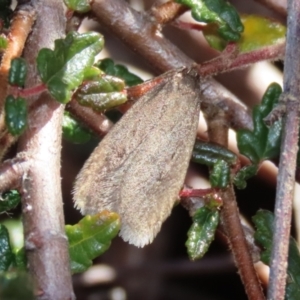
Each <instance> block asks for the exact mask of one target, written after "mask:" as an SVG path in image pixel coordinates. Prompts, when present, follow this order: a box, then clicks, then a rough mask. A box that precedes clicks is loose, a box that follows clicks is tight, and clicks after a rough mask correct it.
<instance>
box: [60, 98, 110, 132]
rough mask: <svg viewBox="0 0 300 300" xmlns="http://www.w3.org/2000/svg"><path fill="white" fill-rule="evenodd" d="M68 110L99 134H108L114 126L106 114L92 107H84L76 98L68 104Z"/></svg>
mask: <svg viewBox="0 0 300 300" xmlns="http://www.w3.org/2000/svg"><path fill="white" fill-rule="evenodd" d="M66 110H68V111H69V112H70V113H71V114H72V115H73V116H74V117H75V118H76V119H77V120H79V121H81V122H83V123H84V124H85V125H86V126H88V127H89V128H90V129H91V130H93V131H94V132H95V133H96V134H98V135H99V136H104V135H106V134H107V133H108V131H109V130H110V129H111V128H112V127H113V126H114V124H113V123H112V122H111V121H110V120H109V119H108V118H107V117H106V116H105V115H104V114H101V113H96V112H95V111H93V110H92V109H91V108H90V107H84V106H82V105H80V104H79V103H78V102H77V101H75V100H72V101H70V102H69V103H68V104H67V106H66Z"/></svg>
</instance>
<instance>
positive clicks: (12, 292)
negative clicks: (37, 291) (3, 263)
mask: <svg viewBox="0 0 300 300" xmlns="http://www.w3.org/2000/svg"><path fill="white" fill-rule="evenodd" d="M0 299H1V300H20V299H22V300H34V299H36V297H35V296H34V293H33V284H32V282H31V280H30V277H29V275H28V273H27V272H23V271H21V272H20V271H9V272H3V273H0Z"/></svg>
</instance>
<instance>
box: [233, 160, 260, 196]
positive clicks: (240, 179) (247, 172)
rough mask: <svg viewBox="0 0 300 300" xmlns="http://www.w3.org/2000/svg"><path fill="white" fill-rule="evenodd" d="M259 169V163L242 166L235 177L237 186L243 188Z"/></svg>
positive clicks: (234, 180)
mask: <svg viewBox="0 0 300 300" xmlns="http://www.w3.org/2000/svg"><path fill="white" fill-rule="evenodd" d="M257 171H258V165H249V166H245V167H243V168H241V169H240V170H239V171H238V172H237V173H236V175H235V177H234V179H233V183H234V184H235V186H236V187H237V188H238V189H240V190H242V189H244V188H246V186H247V182H246V181H247V180H248V179H249V178H251V177H253V176H254V175H256V173H257Z"/></svg>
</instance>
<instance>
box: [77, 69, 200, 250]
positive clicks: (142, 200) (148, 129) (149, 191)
mask: <svg viewBox="0 0 300 300" xmlns="http://www.w3.org/2000/svg"><path fill="white" fill-rule="evenodd" d="M161 78H162V80H161V82H159V83H158V84H157V85H156V86H154V87H153V89H151V90H150V91H149V92H147V93H146V94H145V95H143V96H142V97H141V98H140V99H139V101H137V102H136V103H135V104H134V105H133V107H132V108H131V109H129V110H128V111H127V112H126V113H125V115H124V116H123V117H122V119H121V120H120V121H119V122H118V123H117V124H116V125H115V126H114V127H113V129H112V130H111V131H110V132H109V133H108V134H107V135H106V136H105V137H104V139H103V140H102V141H101V142H100V144H99V145H98V147H97V148H96V149H95V150H94V152H93V153H92V154H91V156H90V157H89V159H88V160H87V161H86V163H85V165H84V167H83V168H82V170H81V171H80V173H79V175H78V176H77V179H76V182H75V187H74V201H75V205H76V207H77V208H79V209H80V210H81V212H82V213H83V214H95V213H98V212H100V211H103V210H109V211H114V212H117V213H118V214H119V215H120V217H121V223H122V225H121V230H120V236H121V237H122V238H123V240H124V241H128V242H129V243H130V244H134V245H136V246H138V247H143V246H145V245H147V244H149V243H151V242H152V241H153V239H154V237H155V236H156V235H157V233H158V232H159V230H160V228H161V226H162V223H163V222H164V221H165V219H166V218H167V217H168V216H169V215H170V213H171V210H172V207H173V206H174V204H175V203H176V201H177V200H178V194H179V192H180V189H181V188H182V185H183V183H184V179H185V175H186V172H187V168H188V164H189V160H190V157H191V153H192V149H193V145H194V142H195V137H196V131H197V126H198V118H199V111H200V87H199V78H198V76H197V72H196V70H194V69H180V70H179V71H178V70H177V71H170V72H168V73H166V74H164V75H163V76H162V77H161Z"/></svg>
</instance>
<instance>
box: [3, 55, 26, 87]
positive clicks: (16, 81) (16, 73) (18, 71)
mask: <svg viewBox="0 0 300 300" xmlns="http://www.w3.org/2000/svg"><path fill="white" fill-rule="evenodd" d="M26 75H27V64H26V61H25V59H24V58H21V57H18V58H14V59H13V60H12V61H11V65H10V69H9V75H8V82H9V84H11V85H17V86H20V87H23V86H24V84H25V79H26Z"/></svg>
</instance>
